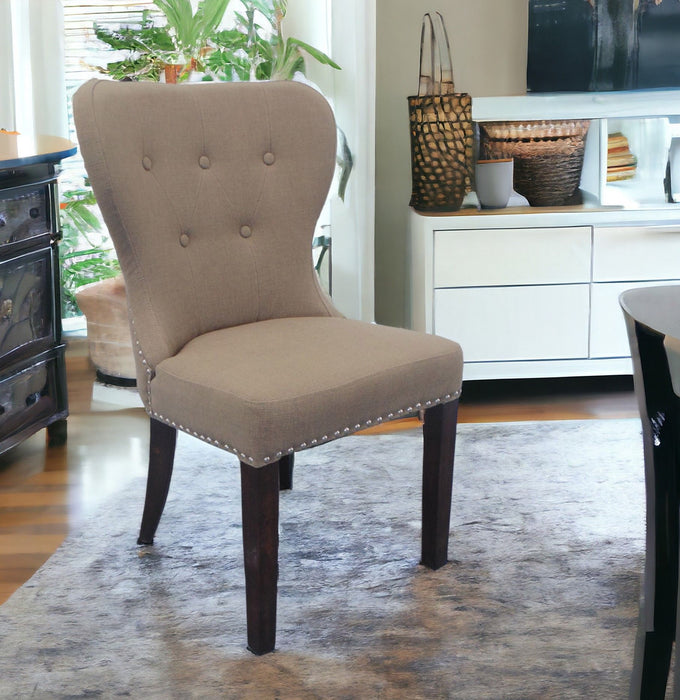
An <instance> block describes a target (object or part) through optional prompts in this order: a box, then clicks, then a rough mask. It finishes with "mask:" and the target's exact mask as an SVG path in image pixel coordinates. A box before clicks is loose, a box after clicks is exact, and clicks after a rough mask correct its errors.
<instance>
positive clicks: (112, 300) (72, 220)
mask: <svg viewBox="0 0 680 700" xmlns="http://www.w3.org/2000/svg"><path fill="white" fill-rule="evenodd" d="M96 205H97V202H96V200H95V197H94V194H93V192H92V189H91V188H90V187H89V184H88V183H87V181H86V183H85V186H84V187H82V188H80V189H74V190H68V191H66V192H63V193H62V202H61V204H60V208H61V230H62V240H61V243H60V246H59V248H60V256H59V257H60V261H61V291H62V296H61V305H62V317H64V318H68V317H71V316H76V315H78V314H79V313H80V312H82V313H83V314H84V315H85V318H86V320H87V339H88V346H89V351H90V358H91V359H92V363H93V364H94V366H95V368H96V370H97V373H98V375H99V376H100V378H101V379H103V380H104V381H107V382H109V383H118V384H121V383H122V384H129V383H131V382H133V381H134V377H135V362H134V356H133V354H132V343H131V341H130V331H129V328H128V316H127V300H126V296H125V283H124V282H123V278H122V276H121V274H120V265H119V264H118V260H117V259H116V255H115V251H114V249H113V245H112V244H111V240H110V239H109V236H108V233H107V232H106V230H105V229H104V227H103V226H102V223H101V221H100V219H99V217H98V215H97V211H96Z"/></svg>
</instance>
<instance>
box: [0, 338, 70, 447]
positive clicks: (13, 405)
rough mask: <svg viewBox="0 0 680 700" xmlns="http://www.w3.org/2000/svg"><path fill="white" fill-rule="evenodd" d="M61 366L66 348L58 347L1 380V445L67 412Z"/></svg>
mask: <svg viewBox="0 0 680 700" xmlns="http://www.w3.org/2000/svg"><path fill="white" fill-rule="evenodd" d="M62 366H63V348H62V347H59V348H55V349H53V350H50V351H48V352H45V353H43V355H41V356H40V357H38V358H37V359H35V358H32V359H31V361H30V363H27V364H26V365H25V366H19V367H18V368H15V369H14V370H13V371H12V372H11V373H9V374H7V375H4V376H0V441H1V440H5V439H7V438H8V437H9V436H11V435H14V434H16V433H20V432H22V431H23V430H25V429H26V428H27V427H28V426H30V425H31V424H32V423H35V422H36V421H40V420H44V419H46V418H49V417H50V416H51V415H54V414H55V413H57V414H59V413H62V412H65V410H66V405H65V395H64V394H63V392H62V390H61V389H60V381H63V378H62V377H60V372H61V369H60V368H61V367H62Z"/></svg>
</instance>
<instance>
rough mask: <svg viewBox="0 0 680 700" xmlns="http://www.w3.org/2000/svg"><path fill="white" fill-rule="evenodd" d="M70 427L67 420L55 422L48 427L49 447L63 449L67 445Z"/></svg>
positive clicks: (62, 419)
mask: <svg viewBox="0 0 680 700" xmlns="http://www.w3.org/2000/svg"><path fill="white" fill-rule="evenodd" d="M67 436H68V426H67V423H66V418H61V419H60V420H56V421H54V423H50V424H49V425H48V426H47V446H48V447H61V446H62V445H65V444H66V438H67Z"/></svg>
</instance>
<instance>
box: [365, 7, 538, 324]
mask: <svg viewBox="0 0 680 700" xmlns="http://www.w3.org/2000/svg"><path fill="white" fill-rule="evenodd" d="M435 9H439V10H440V11H441V13H442V15H443V16H444V21H445V24H446V28H447V30H448V34H449V39H450V42H451V54H452V60H453V69H454V79H455V82H456V89H457V90H458V91H459V92H468V93H470V94H471V95H472V98H473V102H474V98H475V96H477V97H483V96H489V95H518V94H524V93H525V92H526V78H525V75H526V46H527V21H528V3H527V0H473V1H472V2H470V1H469V0H447V1H446V2H442V3H440V4H439V7H438V8H437V7H436V6H433V5H432V3H431V2H428V1H427V0H377V20H376V21H377V32H376V34H377V38H376V212H375V312H376V320H377V321H378V322H380V323H387V324H390V325H396V326H400V325H405V324H407V323H408V321H409V309H408V296H407V290H408V287H409V280H408V264H407V263H408V259H407V251H408V241H407V221H408V202H409V198H410V194H411V165H410V143H409V125H408V107H407V102H406V98H407V96H408V95H412V94H415V93H416V92H417V88H418V57H419V44H420V27H421V22H422V17H423V14H424V13H425V12H427V11H431V10H435ZM461 264H465V263H464V261H461Z"/></svg>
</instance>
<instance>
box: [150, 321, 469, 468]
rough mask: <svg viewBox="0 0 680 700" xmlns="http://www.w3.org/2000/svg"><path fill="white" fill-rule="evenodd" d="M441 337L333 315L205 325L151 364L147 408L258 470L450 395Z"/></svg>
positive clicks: (452, 383)
mask: <svg viewBox="0 0 680 700" xmlns="http://www.w3.org/2000/svg"><path fill="white" fill-rule="evenodd" d="M462 370H463V357H462V352H461V349H460V346H459V345H458V344H457V343H455V342H453V341H450V340H446V339H444V338H440V337H437V336H432V335H426V334H424V333H417V332H414V331H409V330H404V329H400V328H391V327H387V326H378V325H374V324H369V323H363V322H360V321H352V320H348V319H345V318H337V317H335V318H334V317H311V318H285V319H271V320H267V321H261V322H257V323H250V324H246V325H241V326H234V327H231V328H225V329H222V330H217V331H212V332H210V333H206V334H204V335H201V336H199V337H197V338H194V339H193V340H191V341H190V342H189V343H187V345H186V346H185V347H184V348H182V350H181V351H180V352H179V353H177V354H176V355H175V356H173V357H170V358H168V359H166V360H163V361H162V362H161V363H159V365H158V366H157V367H156V374H155V377H154V378H153V379H152V380H151V382H150V385H149V387H148V390H149V392H150V399H151V403H150V405H151V409H150V410H151V414H152V415H153V416H154V417H156V418H157V419H159V420H162V421H164V422H167V423H170V424H171V425H175V426H176V427H177V428H179V429H181V430H184V431H187V432H190V433H192V434H194V435H196V436H197V437H200V438H201V439H204V440H207V441H208V442H211V443H213V444H216V445H218V446H219V447H222V448H223V449H227V450H230V451H232V452H235V453H236V454H238V455H239V457H240V459H241V461H244V462H247V463H249V464H253V465H255V466H262V465H264V464H267V463H269V462H271V461H276V460H277V459H279V458H280V457H281V456H282V455H284V454H287V453H290V452H292V451H295V452H297V451H299V450H302V449H305V448H307V447H312V446H314V445H316V444H320V443H322V442H326V441H328V440H333V439H335V438H337V437H341V436H343V435H347V434H349V433H352V432H354V431H356V430H359V429H361V428H365V427H367V426H369V425H372V424H375V423H379V422H381V421H383V420H389V419H392V418H397V417H400V416H404V415H406V414H408V413H413V412H416V411H418V410H419V409H424V408H427V407H429V406H431V405H434V404H435V403H439V402H445V401H450V400H453V399H455V398H457V397H458V395H459V394H460V387H461V380H462Z"/></svg>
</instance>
